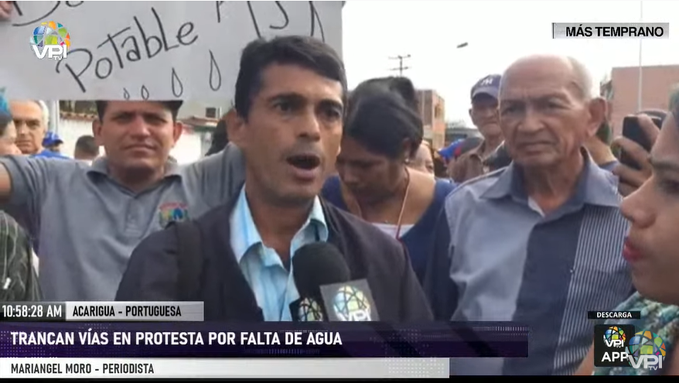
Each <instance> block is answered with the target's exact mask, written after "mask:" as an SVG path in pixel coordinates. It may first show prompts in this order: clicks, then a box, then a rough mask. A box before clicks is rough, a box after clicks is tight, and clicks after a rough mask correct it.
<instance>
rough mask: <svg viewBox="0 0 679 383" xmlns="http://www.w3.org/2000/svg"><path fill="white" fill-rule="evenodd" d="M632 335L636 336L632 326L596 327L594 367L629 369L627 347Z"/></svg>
mask: <svg viewBox="0 0 679 383" xmlns="http://www.w3.org/2000/svg"><path fill="white" fill-rule="evenodd" d="M631 334H634V326H631V325H615V324H613V325H596V326H594V365H595V366H596V367H629V362H628V358H627V346H628V344H629V341H630V335H631Z"/></svg>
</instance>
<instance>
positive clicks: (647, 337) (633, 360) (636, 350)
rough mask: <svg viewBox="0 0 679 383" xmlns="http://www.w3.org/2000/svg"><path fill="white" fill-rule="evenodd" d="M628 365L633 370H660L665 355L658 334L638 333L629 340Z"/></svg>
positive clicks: (664, 347)
mask: <svg viewBox="0 0 679 383" xmlns="http://www.w3.org/2000/svg"><path fill="white" fill-rule="evenodd" d="M627 349H628V350H629V356H628V358H629V364H630V366H632V367H634V368H644V369H646V370H655V371H657V370H661V369H662V363H663V360H665V355H666V354H667V349H666V346H665V341H664V340H663V339H662V338H661V337H660V336H658V334H655V333H652V332H650V331H639V332H638V333H636V334H634V336H633V337H632V339H630V340H629V345H628V346H627Z"/></svg>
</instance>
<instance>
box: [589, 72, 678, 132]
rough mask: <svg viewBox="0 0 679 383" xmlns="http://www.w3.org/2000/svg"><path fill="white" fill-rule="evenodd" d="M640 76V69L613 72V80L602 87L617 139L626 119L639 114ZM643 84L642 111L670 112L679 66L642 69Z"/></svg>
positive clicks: (611, 77)
mask: <svg viewBox="0 0 679 383" xmlns="http://www.w3.org/2000/svg"><path fill="white" fill-rule="evenodd" d="M639 73H640V70H639V67H638V66H634V67H618V68H613V70H612V71H611V76H610V80H609V81H605V82H603V83H602V84H601V91H602V96H608V99H609V106H610V108H611V111H610V112H611V123H612V126H613V130H614V132H615V134H616V135H620V134H622V119H623V118H624V117H625V116H627V115H630V114H633V113H636V112H638V111H639V105H638V104H639ZM641 83H642V86H641V88H642V89H641V109H662V110H667V108H668V104H667V102H668V98H669V94H670V91H671V89H672V88H673V87H674V86H675V85H676V84H678V83H679V65H662V66H642V67H641ZM604 92H605V93H604Z"/></svg>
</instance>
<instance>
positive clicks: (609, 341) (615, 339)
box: [604, 326, 627, 348]
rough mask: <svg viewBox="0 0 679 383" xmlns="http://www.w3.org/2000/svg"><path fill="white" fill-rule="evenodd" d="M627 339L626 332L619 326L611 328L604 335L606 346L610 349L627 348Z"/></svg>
mask: <svg viewBox="0 0 679 383" xmlns="http://www.w3.org/2000/svg"><path fill="white" fill-rule="evenodd" d="M626 339H627V335H625V331H623V330H622V328H620V327H618V326H611V327H609V328H608V330H606V332H605V333H604V344H606V347H609V348H625V340H626Z"/></svg>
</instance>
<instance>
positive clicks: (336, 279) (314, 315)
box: [290, 242, 379, 322]
mask: <svg viewBox="0 0 679 383" xmlns="http://www.w3.org/2000/svg"><path fill="white" fill-rule="evenodd" d="M292 267H293V276H294V278H295V285H296V286H297V291H298V292H299V296H300V299H298V300H297V301H295V302H293V303H291V304H290V312H291V314H292V318H293V321H296V322H309V321H330V322H363V321H377V320H379V319H378V315H377V310H376V308H375V303H374V301H373V297H372V294H371V293H370V287H369V286H368V282H367V281H366V280H364V279H363V280H356V281H351V273H350V271H349V266H347V263H346V261H345V260H344V256H342V254H341V253H340V251H339V249H337V247H335V246H333V245H332V244H329V243H326V242H315V243H311V244H308V245H305V246H302V247H300V248H299V249H298V250H297V251H296V252H295V254H294V256H293V257H292Z"/></svg>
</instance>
